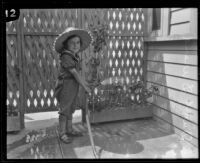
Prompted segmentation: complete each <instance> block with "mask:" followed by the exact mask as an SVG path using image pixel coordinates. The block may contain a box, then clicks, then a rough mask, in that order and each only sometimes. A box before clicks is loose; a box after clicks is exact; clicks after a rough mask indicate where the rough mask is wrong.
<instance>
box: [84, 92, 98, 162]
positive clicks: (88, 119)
mask: <svg viewBox="0 0 200 163" xmlns="http://www.w3.org/2000/svg"><path fill="white" fill-rule="evenodd" d="M86 123H87V128H88V134H89V138H90V143H91V147H92V151H93V154H94V157H95V158H100V157H99V155H98V154H97V152H96V148H95V145H94V139H93V135H92V131H91V126H90V118H89V109H88V95H87V94H86Z"/></svg>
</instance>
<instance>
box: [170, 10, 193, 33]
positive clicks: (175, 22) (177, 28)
mask: <svg viewBox="0 0 200 163" xmlns="http://www.w3.org/2000/svg"><path fill="white" fill-rule="evenodd" d="M191 11H192V10H191V8H182V9H179V10H173V11H172V10H171V12H170V21H169V23H170V35H174V34H187V33H190V25H191Z"/></svg>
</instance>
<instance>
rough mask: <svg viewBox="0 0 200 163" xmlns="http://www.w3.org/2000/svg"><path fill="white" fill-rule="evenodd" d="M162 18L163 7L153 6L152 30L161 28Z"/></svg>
mask: <svg viewBox="0 0 200 163" xmlns="http://www.w3.org/2000/svg"><path fill="white" fill-rule="evenodd" d="M160 20H161V8H153V20H152V22H153V24H152V30H159V29H160V22H161V21H160Z"/></svg>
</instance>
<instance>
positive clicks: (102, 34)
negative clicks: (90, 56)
mask: <svg viewBox="0 0 200 163" xmlns="http://www.w3.org/2000/svg"><path fill="white" fill-rule="evenodd" d="M89 30H90V31H91V33H92V36H93V42H92V45H93V46H94V53H99V52H100V51H102V50H103V48H104V47H105V46H106V44H107V41H106V40H107V37H108V33H107V31H108V25H105V24H99V25H96V26H95V25H94V24H90V25H89Z"/></svg>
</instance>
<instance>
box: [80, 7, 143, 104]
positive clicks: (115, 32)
mask: <svg viewBox="0 0 200 163" xmlns="http://www.w3.org/2000/svg"><path fill="white" fill-rule="evenodd" d="M94 20H95V21H94ZM91 22H94V24H95V25H97V24H98V23H99V22H100V23H106V24H107V25H108V26H109V30H108V34H109V38H108V45H107V50H106V51H105V52H104V53H103V55H101V56H100V59H101V63H103V66H102V68H101V70H103V78H102V80H104V81H106V83H107V84H109V85H112V84H118V83H121V84H122V85H123V91H122V92H120V94H119V95H118V97H116V99H117V100H118V101H120V100H121V101H122V99H121V98H122V97H127V98H131V99H132V100H133V102H136V101H137V100H138V99H139V97H140V93H138V94H132V93H130V91H129V90H128V86H130V85H131V84H132V83H134V82H136V81H140V80H144V78H143V77H144V64H143V63H144V61H143V58H144V45H143V35H144V13H143V10H142V9H140V8H133V9H94V10H89V11H88V10H83V27H84V28H86V29H87V28H88V25H89V24H90V23H91ZM90 55H94V54H93V53H92V47H91V48H90V49H88V50H86V51H85V52H84V58H85V60H86V62H87V60H88V59H89V58H90ZM84 66H85V70H86V71H87V69H88V68H87V65H84ZM86 74H87V72H86ZM106 89H107V90H106ZM95 94H96V96H99V97H101V98H105V97H106V98H107V99H110V98H111V97H109V96H112V95H111V94H110V93H109V91H108V87H106V88H105V87H104V88H103V89H102V87H101V88H98V89H95ZM111 100H112V99H111ZM117 100H116V101H117Z"/></svg>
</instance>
